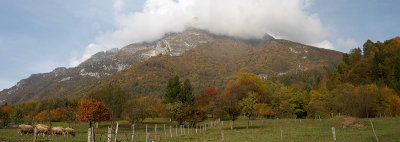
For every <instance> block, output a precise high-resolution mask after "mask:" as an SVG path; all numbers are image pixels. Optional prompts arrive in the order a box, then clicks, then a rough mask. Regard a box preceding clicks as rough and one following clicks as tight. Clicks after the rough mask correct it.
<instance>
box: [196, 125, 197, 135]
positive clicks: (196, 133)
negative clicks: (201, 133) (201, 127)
mask: <svg viewBox="0 0 400 142" xmlns="http://www.w3.org/2000/svg"><path fill="white" fill-rule="evenodd" d="M196 134H197V126H196Z"/></svg>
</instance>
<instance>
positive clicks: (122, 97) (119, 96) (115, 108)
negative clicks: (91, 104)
mask: <svg viewBox="0 0 400 142" xmlns="http://www.w3.org/2000/svg"><path fill="white" fill-rule="evenodd" d="M89 96H90V97H92V98H94V99H96V100H99V101H101V102H102V103H103V104H104V105H105V106H106V107H107V108H108V109H109V110H110V115H109V116H110V119H109V120H110V121H111V124H112V123H113V121H114V120H115V119H116V118H121V114H122V111H123V108H124V105H125V103H126V101H127V100H128V97H129V93H128V92H127V91H126V90H125V89H122V88H121V87H120V86H119V85H112V84H110V85H108V86H106V87H104V88H102V89H100V90H97V91H95V92H93V93H91V94H90V95H89Z"/></svg>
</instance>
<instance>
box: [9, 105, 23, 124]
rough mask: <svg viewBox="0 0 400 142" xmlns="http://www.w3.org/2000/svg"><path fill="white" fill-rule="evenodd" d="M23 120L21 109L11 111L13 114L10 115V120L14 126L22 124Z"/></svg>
mask: <svg viewBox="0 0 400 142" xmlns="http://www.w3.org/2000/svg"><path fill="white" fill-rule="evenodd" d="M23 118H24V112H23V110H22V109H21V108H15V109H13V112H12V113H11V119H12V121H13V122H14V123H16V124H21V123H23Z"/></svg>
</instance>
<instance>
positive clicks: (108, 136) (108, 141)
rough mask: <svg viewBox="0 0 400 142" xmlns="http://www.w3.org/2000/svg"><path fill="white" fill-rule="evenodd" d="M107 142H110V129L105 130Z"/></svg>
mask: <svg viewBox="0 0 400 142" xmlns="http://www.w3.org/2000/svg"><path fill="white" fill-rule="evenodd" d="M107 142H111V127H108V129H107Z"/></svg>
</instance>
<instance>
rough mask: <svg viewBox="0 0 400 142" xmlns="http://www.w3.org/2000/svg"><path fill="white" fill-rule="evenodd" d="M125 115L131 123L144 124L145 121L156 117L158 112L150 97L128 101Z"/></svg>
mask: <svg viewBox="0 0 400 142" xmlns="http://www.w3.org/2000/svg"><path fill="white" fill-rule="evenodd" d="M124 114H125V115H127V117H128V118H129V122H130V123H131V124H133V123H134V122H140V123H142V122H143V120H145V119H146V118H149V117H154V116H155V115H156V110H155V108H154V107H153V106H152V102H151V100H150V98H149V97H140V98H132V99H130V100H128V101H127V103H126V106H125V111H124Z"/></svg>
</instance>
